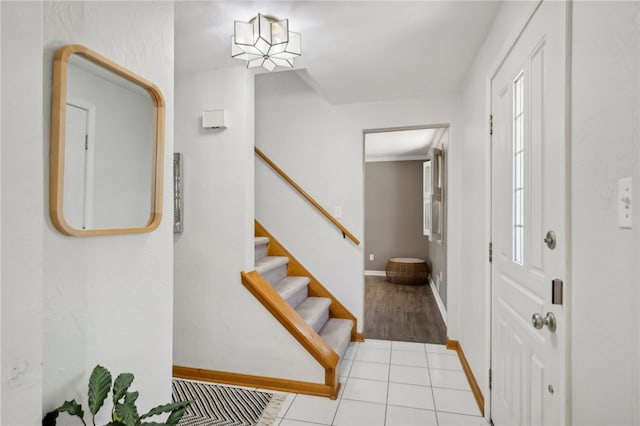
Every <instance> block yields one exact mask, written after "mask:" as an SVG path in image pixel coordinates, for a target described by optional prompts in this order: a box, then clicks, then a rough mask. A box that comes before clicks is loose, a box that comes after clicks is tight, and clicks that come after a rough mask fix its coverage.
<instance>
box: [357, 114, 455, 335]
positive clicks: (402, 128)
mask: <svg viewBox="0 0 640 426" xmlns="http://www.w3.org/2000/svg"><path fill="white" fill-rule="evenodd" d="M451 127H452V122H442V123H437V122H436V123H434V124H419V125H410V126H393V127H374V128H369V129H363V130H362V226H363V235H362V247H363V249H362V265H363V270H362V272H363V276H366V275H369V274H368V273H369V272H370V271H368V270H367V268H366V266H365V265H366V264H367V253H366V252H365V250H364V247H365V242H366V240H367V233H366V214H367V209H366V199H365V198H366V195H365V193H366V190H365V189H366V176H365V165H366V161H365V157H366V146H365V142H366V137H367V134H372V133H388V132H397V131H410V130H425V129H444V130H445V131H447V130H448V131H449V146H451V137H452V136H451V132H452V130H451ZM446 173H447V177H446V180H447V182H448V184H449V185H451V182H452V181H451V174H450V167H447V169H446ZM450 199H451V195H449V196H448V197H447V201H448V200H450ZM450 214H451V210H450V209H449V210H447V216H446V217H445V218H443V219H444V223H445V224H446V225H445V226H446V228H445V229H446V230H447V233H448V230H449V229H450V225H449V224H450V223H452V221H451V220H450V217H449V215H450ZM447 238H449V236H448V234H447ZM450 250H451V244H450V242H449V240H447V241H446V252H445V269H446V271H447V272H446V273H447V285H449V284H448V283H450V282H451V281H452V280H451V278H450V275H449V273H450V271H451V270H452V268H451V267H450V264H449V259H451V257H452V256H451V254H450ZM370 275H377V274H370ZM382 275H383V276H384V273H383V274H382ZM427 285H431V282H429V283H428V284H427ZM432 289H433V290H434V292H435V287H433V288H432ZM447 291H449V288H447ZM435 293H437V292H435ZM447 294H449V293H447ZM364 296H365V288H364V286H363V287H362V301H363V305H362V306H363V319H362V327H363V331H364V324H365V322H366V320H367V319H366V317H365V315H364ZM447 297H448V296H447ZM436 304H437V305H438V310H439V313H440V316H441V317H442V320H443V321H444V325H445V327H447V330H448V327H449V324H448V310H447V308H445V306H444V304H443V302H442V299H440V295H439V294H438V295H437V296H436Z"/></svg>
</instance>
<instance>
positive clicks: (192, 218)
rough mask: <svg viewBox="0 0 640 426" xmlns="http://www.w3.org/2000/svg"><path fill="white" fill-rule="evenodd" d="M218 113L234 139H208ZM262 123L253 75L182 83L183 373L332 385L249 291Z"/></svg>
mask: <svg viewBox="0 0 640 426" xmlns="http://www.w3.org/2000/svg"><path fill="white" fill-rule="evenodd" d="M217 109H224V110H225V111H226V117H227V123H226V129H203V128H202V121H201V120H202V112H203V111H209V110H217ZM253 117H254V76H253V73H252V72H251V71H249V70H247V69H246V68H239V67H238V68H227V69H221V70H213V71H206V72H199V73H186V74H179V75H177V76H176V152H181V153H182V159H183V194H184V211H183V218H184V230H183V232H182V233H181V234H176V235H175V237H174V241H175V275H174V281H175V309H174V314H175V318H174V336H175V338H174V364H175V365H180V366H185V367H193V368H201V369H206V370H216V371H225V372H232V373H241V374H250V375H256V376H267V377H275V378H284V379H291V380H299V381H310V382H315V383H324V369H322V368H321V367H320V366H319V364H318V363H317V362H316V361H315V360H314V359H313V358H312V357H311V356H310V355H309V354H308V353H307V352H306V351H305V350H304V349H303V348H302V346H301V345H300V344H299V343H298V342H297V341H296V340H295V339H294V338H293V337H292V336H291V335H290V334H289V333H288V332H287V331H286V330H285V329H284V327H283V326H282V325H281V324H280V323H279V322H277V320H276V319H275V318H274V317H273V316H272V315H271V314H270V313H269V312H268V311H267V309H266V308H265V307H264V306H262V305H261V304H260V302H258V300H257V299H256V298H255V297H254V296H253V295H252V294H251V293H250V292H249V291H248V290H247V289H246V288H245V287H244V286H243V285H242V283H241V281H240V272H241V271H247V272H248V271H252V270H253V269H254V224H253V219H254V217H253V214H254V207H253V206H254V174H253V169H254V162H253V161H254V153H253V148H254V132H253V120H254V118H253ZM284 354H286V356H284Z"/></svg>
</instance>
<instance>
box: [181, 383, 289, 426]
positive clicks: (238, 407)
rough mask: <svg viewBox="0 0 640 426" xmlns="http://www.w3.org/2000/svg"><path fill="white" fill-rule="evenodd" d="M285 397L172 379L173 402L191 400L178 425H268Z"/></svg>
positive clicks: (274, 418) (271, 422)
mask: <svg viewBox="0 0 640 426" xmlns="http://www.w3.org/2000/svg"><path fill="white" fill-rule="evenodd" d="M285 397H286V395H285V394H273V393H269V392H261V391H254V390H249V389H242V388H234V387H231V386H223V385H216V384H212V383H203V382H193V381H190V380H182V379H173V400H174V401H186V400H191V401H194V403H193V404H191V405H190V406H189V408H187V411H186V412H185V414H184V416H183V417H182V419H181V420H180V423H178V425H179V426H215V425H224V426H253V425H258V426H271V425H272V424H273V423H274V422H275V420H276V417H277V415H278V412H279V411H280V406H281V405H282V402H283V401H284V399H285Z"/></svg>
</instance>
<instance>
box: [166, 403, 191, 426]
mask: <svg viewBox="0 0 640 426" xmlns="http://www.w3.org/2000/svg"><path fill="white" fill-rule="evenodd" d="M190 403H191V401H189V404H190ZM189 404H187V405H185V406H184V407H181V408H177V409H175V410H173V411H172V412H171V414H169V417H167V420H166V421H165V422H164V424H165V425H168V426H177V424H178V422H179V421H180V419H181V418H182V416H183V415H184V412H185V411H186V410H187V406H188V405H189Z"/></svg>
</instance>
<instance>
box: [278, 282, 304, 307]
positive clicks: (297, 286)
mask: <svg viewBox="0 0 640 426" xmlns="http://www.w3.org/2000/svg"><path fill="white" fill-rule="evenodd" d="M309 281H310V280H309V278H308V277H295V276H288V277H286V278H283V279H281V280H280V281H278V282H277V283H275V284H273V288H275V289H276V291H277V292H278V294H279V295H280V296H282V298H283V299H284V300H286V301H287V303H288V304H289V305H291V306H292V307H293V308H295V307H297V306H298V305H299V304H300V303H302V302H303V301H304V300H305V299H306V298H307V295H308V291H307V286H308V285H309Z"/></svg>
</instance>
